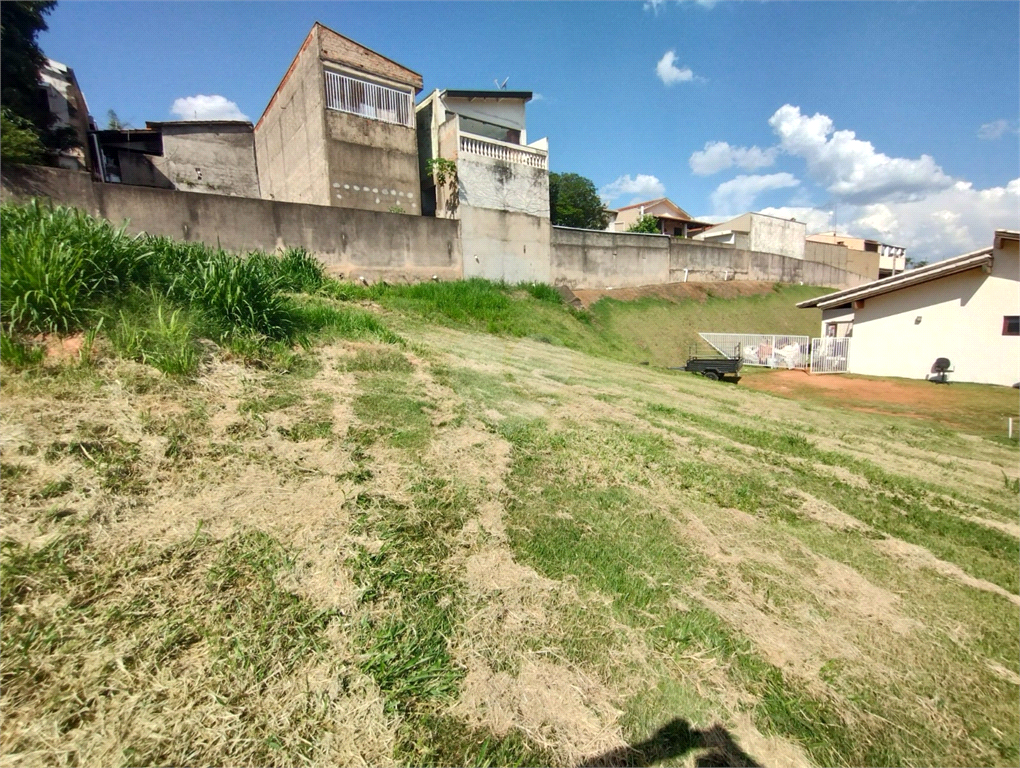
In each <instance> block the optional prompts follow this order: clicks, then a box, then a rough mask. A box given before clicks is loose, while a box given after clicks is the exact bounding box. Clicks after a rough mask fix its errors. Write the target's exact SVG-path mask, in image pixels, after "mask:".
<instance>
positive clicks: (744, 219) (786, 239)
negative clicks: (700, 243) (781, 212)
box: [693, 213, 807, 259]
mask: <svg viewBox="0 0 1020 768" xmlns="http://www.w3.org/2000/svg"><path fill="white" fill-rule="evenodd" d="M806 233H807V226H806V225H805V224H804V223H803V222H800V221H797V220H796V219H781V218H779V217H777V216H769V215H767V214H764V213H745V214H743V215H741V216H737V217H736V218H735V219H730V220H729V221H724V222H723V223H721V224H716V225H715V226H714V227H712V228H710V229H706V230H705V231H704V232H700V233H698V234H696V235H694V237H693V239H694V240H704V241H705V242H706V243H716V244H720V245H733V246H736V247H737V248H741V249H743V250H745V251H758V252H759V253H777V254H779V255H780V256H787V257H789V258H791V259H803V258H804V242H805V235H806Z"/></svg>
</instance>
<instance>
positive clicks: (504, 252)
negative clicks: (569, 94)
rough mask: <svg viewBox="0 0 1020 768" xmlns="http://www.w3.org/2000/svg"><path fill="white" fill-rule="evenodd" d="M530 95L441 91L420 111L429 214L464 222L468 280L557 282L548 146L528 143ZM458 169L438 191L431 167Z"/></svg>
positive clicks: (420, 146) (424, 190)
mask: <svg viewBox="0 0 1020 768" xmlns="http://www.w3.org/2000/svg"><path fill="white" fill-rule="evenodd" d="M530 100H531V92H530V91H504V90H454V89H448V90H436V91H433V92H432V93H430V94H429V95H428V96H427V97H426V98H424V99H423V100H422V101H421V102H420V103H419V104H418V106H417V107H416V118H417V123H418V151H419V157H420V160H421V189H422V206H423V210H424V212H425V213H426V214H428V213H434V215H435V216H438V217H442V218H454V219H459V220H460V222H461V238H462V243H463V248H464V276H465V277H485V278H489V279H492V280H500V279H505V280H508V281H510V282H518V281H523V280H529V281H531V280H537V281H542V282H552V278H551V273H550V261H549V258H550V252H549V243H550V238H551V233H552V230H551V226H552V224H551V222H550V220H549V142H548V140H547V139H544V138H543V139H537V140H535V141H530V142H529V141H528V130H527V125H526V120H525V105H526V104H527V103H528V102H529V101H530ZM433 158H442V159H444V160H447V161H449V162H452V163H453V164H454V167H455V169H456V179H455V180H447V181H446V182H444V183H443V184H441V185H439V186H438V187H437V185H436V182H435V178H434V174H430V173H428V170H427V166H428V161H429V160H431V159H433Z"/></svg>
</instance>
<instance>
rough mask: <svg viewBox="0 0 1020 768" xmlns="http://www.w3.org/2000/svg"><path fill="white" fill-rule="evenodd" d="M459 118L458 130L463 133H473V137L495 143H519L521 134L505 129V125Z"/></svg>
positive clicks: (462, 116) (513, 129) (511, 129)
mask: <svg viewBox="0 0 1020 768" xmlns="http://www.w3.org/2000/svg"><path fill="white" fill-rule="evenodd" d="M459 117H460V129H461V130H462V131H464V132H465V133H473V134H475V136H485V137H486V138H487V139H496V141H505V142H508V143H510V144H520V143H521V132H520V131H519V130H517V129H516V128H507V127H506V126H505V125H497V124H496V123H489V122H486V121H485V120H476V119H475V118H473V117H465V116H464V115H460V116H459Z"/></svg>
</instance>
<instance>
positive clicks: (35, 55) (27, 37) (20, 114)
mask: <svg viewBox="0 0 1020 768" xmlns="http://www.w3.org/2000/svg"><path fill="white" fill-rule="evenodd" d="M56 5H57V3H56V0H43V2H30V1H28V0H4V2H2V3H0V104H2V105H3V106H4V107H5V108H6V109H7V110H8V120H13V119H14V118H20V119H21V120H22V121H25V122H24V123H22V124H21V125H20V127H21V128H23V129H24V128H26V127H27V126H31V130H32V131H34V133H35V134H36V135H37V136H38V137H39V140H40V142H41V143H42V145H43V146H44V147H45V148H47V149H51V150H57V149H67V148H70V147H73V146H76V145H77V144H78V140H77V137H76V136H75V133H74V130H73V129H69V128H67V127H63V128H54V127H53V122H54V120H55V119H56V118H55V116H54V115H53V114H52V113H51V112H50V107H49V103H48V102H47V100H46V99H45V98H44V97H43V94H42V93H41V92H40V86H39V73H40V71H41V70H42V68H43V65H45V64H46V56H45V54H43V52H42V49H40V48H39V44H38V42H36V38H37V37H38V36H39V33H40V32H43V31H45V30H46V29H47V26H46V20H45V18H44V17H45V16H47V15H49V14H50V13H52V12H53V9H54V8H55V7H56Z"/></svg>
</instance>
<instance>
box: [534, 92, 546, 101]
mask: <svg viewBox="0 0 1020 768" xmlns="http://www.w3.org/2000/svg"><path fill="white" fill-rule="evenodd" d="M531 100H532V101H545V96H543V95H542V94H541V93H533V94H531Z"/></svg>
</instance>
